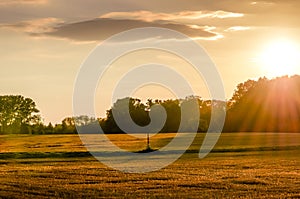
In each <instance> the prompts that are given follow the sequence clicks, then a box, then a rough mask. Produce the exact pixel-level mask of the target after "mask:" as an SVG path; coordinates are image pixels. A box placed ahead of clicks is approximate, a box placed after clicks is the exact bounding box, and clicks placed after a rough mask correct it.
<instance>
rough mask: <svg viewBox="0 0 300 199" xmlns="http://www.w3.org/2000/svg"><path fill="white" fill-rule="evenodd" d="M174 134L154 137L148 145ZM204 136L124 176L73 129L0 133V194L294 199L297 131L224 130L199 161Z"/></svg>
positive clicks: (135, 142) (124, 142) (138, 145)
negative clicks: (150, 168)
mask: <svg viewBox="0 0 300 199" xmlns="http://www.w3.org/2000/svg"><path fill="white" fill-rule="evenodd" d="M173 136H174V134H171V133H170V134H162V135H157V136H155V137H153V138H151V146H152V147H154V148H159V147H161V146H164V145H165V144H166V143H168V142H169V141H170V140H171V139H172V138H173ZM203 136H204V135H203V134H199V135H198V136H197V138H196V139H195V141H194V143H193V144H192V146H191V147H190V148H189V149H188V150H187V153H185V154H184V155H183V156H182V157H181V158H180V159H179V160H177V161H176V162H175V163H174V164H171V165H169V166H167V167H166V168H164V169H162V170H159V171H155V172H151V173H145V174H129V173H122V172H119V171H116V170H113V169H111V168H108V167H107V166H105V165H103V164H102V163H100V162H98V161H97V160H96V159H94V158H93V157H92V156H90V155H89V153H88V152H87V151H86V149H85V147H84V146H83V145H82V143H81V141H80V139H79V137H78V136H76V135H31V136H30V135H14V136H3V135H2V136H1V137H0V198H33V197H34V198H300V190H299V187H300V155H299V154H300V134H299V133H298V134H295V133H224V134H222V136H221V138H220V139H219V142H218V143H217V145H216V146H215V148H214V150H213V151H212V153H210V154H209V155H208V156H207V157H205V158H204V159H199V158H198V150H199V147H200V145H201V142H202V140H203ZM109 138H110V139H111V140H112V141H113V142H114V143H115V144H116V145H118V146H119V147H121V148H124V149H127V150H140V149H143V147H145V140H141V139H135V138H132V137H129V136H125V135H110V137H109ZM129 143H130V144H129ZM145 165H146V163H145Z"/></svg>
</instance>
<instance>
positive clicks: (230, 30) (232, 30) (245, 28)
mask: <svg viewBox="0 0 300 199" xmlns="http://www.w3.org/2000/svg"><path fill="white" fill-rule="evenodd" d="M249 29H250V27H248V26H232V27H230V28H227V29H226V30H225V31H226V32H235V31H242V30H249Z"/></svg>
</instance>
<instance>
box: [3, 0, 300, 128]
mask: <svg viewBox="0 0 300 199" xmlns="http://www.w3.org/2000/svg"><path fill="white" fill-rule="evenodd" d="M299 7H300V1H297V0H284V1H283V0H264V1H261V0H258V1H252V0H243V1H238V0H223V1H220V0H188V1H187V0H164V1H161V0H152V1H141V0H86V1H80V0H0V44H1V48H0V76H1V77H0V81H1V87H0V94H1V95H6V94H21V95H24V96H26V97H30V98H32V99H33V100H34V101H35V102H36V103H37V106H38V108H39V110H40V111H41V115H42V117H43V118H44V121H45V122H49V121H51V122H53V123H57V122H60V121H61V120H62V119H63V118H64V117H66V116H71V115H72V93H73V87H74V82H75V79H76V75H77V73H78V71H79V69H80V65H81V64H82V62H83V61H84V60H85V58H86V57H87V56H88V55H89V53H90V51H91V50H93V48H95V47H96V45H98V44H99V42H101V41H103V40H105V39H107V38H108V37H110V36H112V35H114V34H116V33H119V32H122V31H125V30H128V29H131V28H138V27H148V26H155V27H163V28H171V29H173V30H177V31H179V32H181V33H183V34H186V35H188V36H189V37H191V38H192V39H195V40H196V41H197V42H198V43H199V44H200V45H201V46H202V47H204V48H205V49H206V51H207V53H208V54H209V56H210V57H211V58H212V59H213V61H214V62H215V64H216V66H217V68H218V70H219V72H220V74H221V76H222V79H223V82H224V88H225V92H226V96H227V98H228V99H229V98H230V97H231V96H232V93H233V91H234V89H235V87H236V85H237V84H238V83H241V82H244V81H246V80H247V79H257V78H259V77H263V76H266V77H268V78H273V77H275V76H281V75H285V74H288V75H292V74H300V59H299V57H300V54H299V52H300V22H299V18H300V12H299ZM150 54H151V53H150ZM148 55H149V54H148ZM151 55H153V54H151ZM136 56H140V55H138V54H137V55H136ZM160 56H162V57H163V55H162V54H160ZM167 56H168V55H165V57H167ZM140 57H143V58H142V59H143V60H144V61H151V60H150V59H149V57H147V53H144V54H143V56H140ZM133 59H134V58H130V57H129V58H127V62H128V63H130V64H132V63H131V62H132V60H133ZM158 60H159V59H158ZM124 62H126V59H124ZM172 63H174V64H175V65H176V64H177V65H178V64H180V63H181V62H180V60H175V59H173V62H172V60H171V61H169V63H168V64H172ZM122 64H124V63H116V64H115V65H116V66H115V67H117V68H118V67H122ZM182 64H183V63H182ZM124 65H126V64H124ZM124 67H125V66H124ZM114 75H115V76H117V74H116V72H114V70H112V71H110V76H111V77H112V79H113V77H114ZM108 79H109V78H108ZM197 81H198V80H197V78H195V79H193V77H191V82H192V84H194V85H197ZM106 84H107V85H110V82H107V83H106ZM200 87H201V86H200ZM106 89H108V90H109V89H111V88H110V87H107V88H106ZM148 89H149V90H148V91H147V92H148V93H149V97H151V98H166V97H168V96H166V95H164V94H165V92H164V91H163V90H161V88H154V87H151V86H150V87H149V88H148ZM198 94H199V95H200V96H202V93H201V89H200V88H199V93H198ZM140 95H141V97H143V96H144V94H143V93H142V92H141V93H140ZM203 95H204V96H205V94H203ZM137 96H139V93H138V92H137ZM145 97H147V96H145ZM109 107H110V104H109V103H108V102H107V103H105V104H101V105H99V114H100V116H103V115H104V114H105V111H104V110H106V109H108V108H109Z"/></svg>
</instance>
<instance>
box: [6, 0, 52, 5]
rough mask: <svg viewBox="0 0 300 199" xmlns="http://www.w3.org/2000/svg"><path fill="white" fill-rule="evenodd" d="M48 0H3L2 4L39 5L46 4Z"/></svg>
mask: <svg viewBox="0 0 300 199" xmlns="http://www.w3.org/2000/svg"><path fill="white" fill-rule="evenodd" d="M47 2H48V1H47V0H1V1H0V6H11V5H19V4H26V5H38V4H46V3H47Z"/></svg>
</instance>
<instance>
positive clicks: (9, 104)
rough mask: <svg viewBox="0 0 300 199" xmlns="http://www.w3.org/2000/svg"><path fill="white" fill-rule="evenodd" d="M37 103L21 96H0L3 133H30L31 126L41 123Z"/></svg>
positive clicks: (0, 121) (0, 117)
mask: <svg viewBox="0 0 300 199" xmlns="http://www.w3.org/2000/svg"><path fill="white" fill-rule="evenodd" d="M38 112H39V110H38V109H37V108H36V104H35V102H34V101H33V100H32V99H30V98H25V97H23V96H21V95H4V96H0V125H1V130H0V132H1V133H12V132H16V133H20V132H25V133H30V132H31V129H30V125H36V124H39V123H40V117H39V115H37V114H36V113H38Z"/></svg>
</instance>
